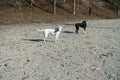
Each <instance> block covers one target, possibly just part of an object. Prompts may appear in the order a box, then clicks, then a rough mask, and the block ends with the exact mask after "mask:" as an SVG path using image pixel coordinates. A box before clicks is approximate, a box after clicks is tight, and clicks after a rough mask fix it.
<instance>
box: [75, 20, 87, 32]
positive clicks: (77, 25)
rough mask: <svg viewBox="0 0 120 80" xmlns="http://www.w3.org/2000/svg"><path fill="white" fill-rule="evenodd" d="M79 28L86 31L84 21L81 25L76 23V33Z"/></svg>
mask: <svg viewBox="0 0 120 80" xmlns="http://www.w3.org/2000/svg"><path fill="white" fill-rule="evenodd" d="M79 27H81V28H83V29H84V31H86V27H87V22H86V21H83V22H82V23H76V24H75V28H76V33H78V30H79Z"/></svg>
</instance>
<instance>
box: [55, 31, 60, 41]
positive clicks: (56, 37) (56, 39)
mask: <svg viewBox="0 0 120 80" xmlns="http://www.w3.org/2000/svg"><path fill="white" fill-rule="evenodd" d="M59 34H60V32H58V33H57V34H56V36H55V42H56V43H58V42H59Z"/></svg>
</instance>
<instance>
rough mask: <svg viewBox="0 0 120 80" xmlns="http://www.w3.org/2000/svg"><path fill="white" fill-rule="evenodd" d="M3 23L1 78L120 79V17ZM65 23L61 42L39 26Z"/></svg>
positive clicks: (0, 29)
mask: <svg viewBox="0 0 120 80" xmlns="http://www.w3.org/2000/svg"><path fill="white" fill-rule="evenodd" d="M75 22H81V21H74V22H64V23H48V24H46V23H31V24H11V25H0V80H120V19H113V20H88V28H87V32H86V34H83V32H82V30H79V34H75V33H74V31H75V28H74V26H73V25H74V23H75ZM58 25H64V27H63V30H62V33H61V35H60V42H59V43H58V44H56V43H55V42H54V39H53V38H54V37H53V36H51V35H50V36H49V37H48V39H47V42H46V43H44V42H43V34H42V33H40V32H38V31H37V30H36V28H40V29H43V28H55V27H56V26H58Z"/></svg>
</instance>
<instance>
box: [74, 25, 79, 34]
mask: <svg viewBox="0 0 120 80" xmlns="http://www.w3.org/2000/svg"><path fill="white" fill-rule="evenodd" d="M75 27H76V33H78V30H79V26H77V25H76V26H75Z"/></svg>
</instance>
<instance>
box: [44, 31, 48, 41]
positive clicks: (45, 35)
mask: <svg viewBox="0 0 120 80" xmlns="http://www.w3.org/2000/svg"><path fill="white" fill-rule="evenodd" d="M47 37H48V33H45V34H44V42H46V38H47Z"/></svg>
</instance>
